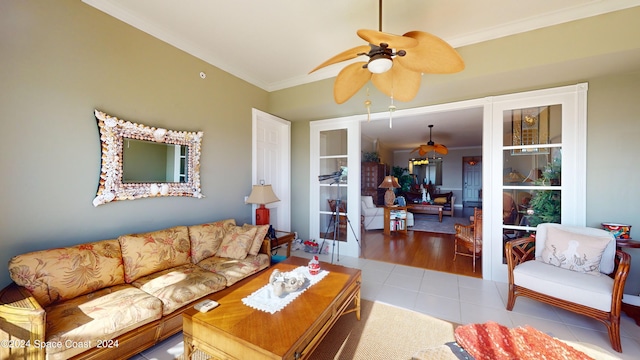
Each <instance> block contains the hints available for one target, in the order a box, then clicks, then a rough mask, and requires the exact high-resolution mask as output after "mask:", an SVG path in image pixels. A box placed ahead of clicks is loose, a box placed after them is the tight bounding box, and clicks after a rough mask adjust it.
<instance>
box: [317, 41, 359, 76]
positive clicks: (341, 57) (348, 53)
mask: <svg viewBox="0 0 640 360" xmlns="http://www.w3.org/2000/svg"><path fill="white" fill-rule="evenodd" d="M369 50H371V47H370V46H369V45H360V46H356V47H354V48H352V49H349V50H345V51H343V52H341V53H340V54H337V55H335V56H334V57H332V58H331V59H329V60H327V61H325V62H323V63H322V64H320V65H318V66H316V67H315V68H314V69H313V70H311V71H309V74H311V73H312V72H314V71H316V70H318V69H321V68H323V67H325V66H329V65H333V64H337V63H339V62H342V61H345V60H351V59H355V58H357V57H358V54H362V53H365V54H366V53H368V52H369Z"/></svg>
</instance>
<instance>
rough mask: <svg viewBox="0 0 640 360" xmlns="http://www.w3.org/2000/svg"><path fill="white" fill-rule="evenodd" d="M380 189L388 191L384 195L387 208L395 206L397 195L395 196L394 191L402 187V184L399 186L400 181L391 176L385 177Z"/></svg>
mask: <svg viewBox="0 0 640 360" xmlns="http://www.w3.org/2000/svg"><path fill="white" fill-rule="evenodd" d="M378 187H379V188H383V189H387V192H385V193H384V204H385V205H386V206H391V205H393V203H394V201H395V200H396V194H394V192H393V189H395V188H399V187H400V184H398V180H396V178H395V177H393V176H391V175H387V176H385V177H384V180H382V183H380V186H378Z"/></svg>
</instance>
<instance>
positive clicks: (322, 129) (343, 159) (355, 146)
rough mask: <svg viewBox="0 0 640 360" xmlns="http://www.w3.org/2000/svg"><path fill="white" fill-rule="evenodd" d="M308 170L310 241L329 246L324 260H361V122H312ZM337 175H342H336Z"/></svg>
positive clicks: (355, 119)
mask: <svg viewBox="0 0 640 360" xmlns="http://www.w3.org/2000/svg"><path fill="white" fill-rule="evenodd" d="M309 169H310V175H311V179H310V186H309V188H310V189H311V191H310V194H309V196H310V201H309V203H310V205H311V209H310V211H309V214H310V219H309V234H310V236H311V238H312V239H317V240H318V242H319V243H320V245H322V244H323V243H324V244H325V245H329V254H328V256H327V258H324V260H327V261H329V260H330V261H331V262H334V261H339V260H340V256H351V257H359V256H360V253H361V245H362V244H361V243H360V119H359V118H342V119H334V120H323V121H313V122H311V124H310V166H309ZM341 171H342V172H341ZM335 173H339V175H337V176H336V175H333V174H335ZM336 200H339V201H336ZM336 203H338V204H340V206H339V207H338V206H336V205H335V204H336ZM332 206H333V208H334V209H337V211H338V213H337V214H336V213H334V212H333V211H332ZM336 219H337V221H336Z"/></svg>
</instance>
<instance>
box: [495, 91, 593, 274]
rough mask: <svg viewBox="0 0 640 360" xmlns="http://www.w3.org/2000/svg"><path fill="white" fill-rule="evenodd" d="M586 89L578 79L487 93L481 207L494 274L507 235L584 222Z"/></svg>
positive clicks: (501, 265) (501, 269)
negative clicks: (486, 164)
mask: <svg viewBox="0 0 640 360" xmlns="http://www.w3.org/2000/svg"><path fill="white" fill-rule="evenodd" d="M586 91H587V85H586V84H578V85H575V86H567V87H562V88H554V89H546V90H539V91H532V92H527V93H521V94H511V95H508V96H504V97H496V98H493V100H494V101H493V102H492V104H491V105H490V107H491V109H490V111H489V112H490V113H491V123H492V127H491V128H492V129H493V131H492V132H491V136H492V137H493V139H494V141H493V144H494V146H492V147H491V149H486V151H490V152H491V154H490V156H491V159H492V164H493V171H492V172H491V173H490V174H488V176H491V179H490V180H491V184H492V186H491V202H490V205H489V209H487V208H486V206H484V205H485V203H483V212H484V211H487V210H488V211H490V215H491V216H490V217H488V218H490V219H491V226H490V227H488V229H487V232H490V233H489V234H488V235H489V236H490V237H489V239H491V241H490V242H489V243H490V244H487V247H490V249H487V250H489V251H490V254H491V261H490V262H488V263H489V264H490V266H491V271H492V276H491V277H492V278H493V279H494V280H500V279H506V265H505V264H506V259H505V257H504V246H505V244H506V242H507V241H509V240H512V239H516V238H520V237H524V236H529V235H530V234H531V233H533V232H535V230H536V226H537V225H538V224H541V223H546V222H551V223H562V224H568V225H578V226H584V225H585V221H586V220H585V218H586V213H585V199H584V198H585V194H586V179H585V174H586V154H585V152H586ZM485 159H486V157H485ZM485 216H486V215H485ZM486 218H487V217H486ZM484 235H485V233H483V237H484ZM483 250H484V249H483ZM484 259H486V257H484V258H483V260H484ZM487 260H489V259H487ZM483 270H485V268H484V267H483ZM485 277H486V276H485Z"/></svg>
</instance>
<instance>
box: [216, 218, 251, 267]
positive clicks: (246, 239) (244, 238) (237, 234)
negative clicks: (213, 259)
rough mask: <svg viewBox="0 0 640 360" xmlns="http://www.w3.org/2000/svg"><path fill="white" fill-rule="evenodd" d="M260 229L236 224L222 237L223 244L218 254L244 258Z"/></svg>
mask: <svg viewBox="0 0 640 360" xmlns="http://www.w3.org/2000/svg"><path fill="white" fill-rule="evenodd" d="M257 230H258V229H256V228H251V229H243V228H242V227H241V226H236V227H234V228H232V229H230V230H229V231H228V232H227V233H226V234H225V235H224V239H222V244H221V245H220V248H219V249H218V252H216V256H218V257H223V258H230V259H244V258H245V257H247V254H248V253H249V248H250V247H251V244H253V238H254V237H255V236H256V232H257Z"/></svg>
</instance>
